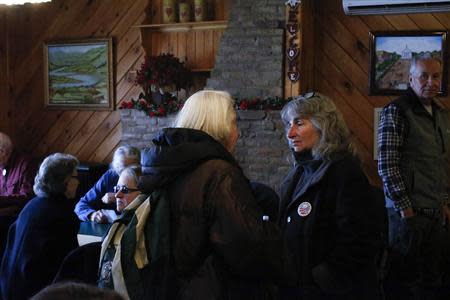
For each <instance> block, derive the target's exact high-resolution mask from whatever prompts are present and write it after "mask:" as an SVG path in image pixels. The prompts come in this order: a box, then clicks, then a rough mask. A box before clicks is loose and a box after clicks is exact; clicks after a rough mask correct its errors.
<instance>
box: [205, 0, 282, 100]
mask: <svg viewBox="0 0 450 300" xmlns="http://www.w3.org/2000/svg"><path fill="white" fill-rule="evenodd" d="M284 3H285V1H280V0H245V1H244V0H234V1H233V4H232V7H231V11H230V17H229V22H228V27H227V29H226V30H225V31H224V33H223V35H222V39H221V41H220V47H219V49H218V53H217V55H216V61H215V66H214V69H213V71H212V72H211V77H210V78H209V79H208V81H207V84H206V86H207V88H210V89H216V90H226V91H228V92H229V93H230V94H232V95H233V96H235V97H238V98H246V97H251V98H253V97H258V98H264V97H268V96H272V97H273V96H282V78H283V68H282V66H283V47H282V45H283V35H284V30H283V27H282V26H281V24H284V20H285V16H284V14H285V4H284Z"/></svg>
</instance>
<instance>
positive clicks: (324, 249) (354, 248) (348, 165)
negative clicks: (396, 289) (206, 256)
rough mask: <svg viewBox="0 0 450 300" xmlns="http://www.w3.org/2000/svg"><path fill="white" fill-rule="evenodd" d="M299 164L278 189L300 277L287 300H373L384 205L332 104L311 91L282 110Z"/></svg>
mask: <svg viewBox="0 0 450 300" xmlns="http://www.w3.org/2000/svg"><path fill="white" fill-rule="evenodd" d="M281 116H282V119H283V122H284V123H285V125H286V136H287V139H288V141H289V147H290V148H291V149H292V151H293V155H294V159H295V163H294V166H293V168H292V170H291V171H290V172H289V174H288V175H287V177H286V179H285V181H284V182H283V183H282V185H281V191H280V198H281V204H280V214H279V216H280V217H279V223H280V226H281V228H282V230H283V232H284V238H285V240H286V242H287V244H288V247H289V250H290V252H291V253H292V256H293V259H294V260H293V266H294V267H295V268H296V273H297V274H298V276H297V278H293V281H292V282H293V284H292V286H290V287H286V288H285V289H283V298H284V299H376V295H377V290H376V282H375V278H376V276H375V260H376V255H377V253H378V252H379V251H380V248H381V246H380V244H381V243H382V241H381V237H382V234H383V233H382V232H380V231H381V229H382V228H383V224H382V218H383V212H384V207H383V201H382V199H377V198H375V197H374V196H373V195H372V194H371V186H370V184H369V182H368V180H367V178H366V176H365V175H364V172H363V170H362V169H361V166H360V161H359V160H358V158H357V157H356V155H355V150H354V147H353V144H352V142H351V138H350V132H349V130H348V128H347V126H346V124H345V122H344V120H343V118H342V116H341V114H340V112H339V111H338V110H337V108H336V106H335V105H334V103H333V101H331V100H330V99H329V98H327V97H326V96H324V95H321V94H318V93H315V94H314V93H310V94H308V95H307V96H301V97H298V98H296V99H294V100H292V101H291V102H288V103H287V104H286V105H285V107H284V108H283V110H282V111H281Z"/></svg>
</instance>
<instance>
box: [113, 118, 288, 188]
mask: <svg viewBox="0 0 450 300" xmlns="http://www.w3.org/2000/svg"><path fill="white" fill-rule="evenodd" d="M238 113H239V118H238V127H239V130H240V133H241V136H240V139H239V141H238V144H237V147H236V151H235V157H236V159H237V161H238V162H239V164H240V165H241V167H242V168H243V170H244V173H245V174H246V175H247V177H248V178H249V179H250V180H254V181H259V182H262V183H266V184H268V185H270V186H271V187H272V188H274V189H275V190H278V188H279V184H280V183H281V181H282V179H283V178H284V176H286V174H287V172H288V171H289V168H290V163H289V162H288V159H289V157H290V152H289V150H288V147H287V142H286V139H285V138H284V132H283V131H284V130H283V124H282V122H281V118H280V112H279V111H267V112H264V111H238ZM120 114H121V121H122V144H128V145H132V146H136V147H138V148H140V149H142V148H144V147H149V146H151V145H153V144H152V142H151V140H152V138H153V136H154V135H155V133H156V132H158V130H159V129H161V128H164V127H170V126H171V124H172V122H173V121H174V118H175V115H170V116H168V117H164V118H150V117H148V116H147V115H146V114H144V113H143V112H141V111H137V110H134V109H122V110H120Z"/></svg>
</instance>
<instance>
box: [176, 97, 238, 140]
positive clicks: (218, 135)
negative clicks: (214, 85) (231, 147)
mask: <svg viewBox="0 0 450 300" xmlns="http://www.w3.org/2000/svg"><path fill="white" fill-rule="evenodd" d="M233 118H236V111H235V110H234V100H233V98H231V96H230V94H228V93H227V92H224V91H209V90H204V91H199V92H197V93H195V94H193V95H192V96H190V97H189V98H188V99H187V100H186V103H185V104H184V106H183V108H182V109H181V111H180V112H179V113H178V116H177V118H176V120H175V123H174V127H177V128H191V129H197V130H201V131H204V132H206V133H207V134H209V135H210V136H212V137H213V138H214V139H215V140H216V141H218V142H219V143H221V144H222V145H224V146H225V147H227V144H228V143H229V138H230V133H231V130H232V122H231V120H232V119H233Z"/></svg>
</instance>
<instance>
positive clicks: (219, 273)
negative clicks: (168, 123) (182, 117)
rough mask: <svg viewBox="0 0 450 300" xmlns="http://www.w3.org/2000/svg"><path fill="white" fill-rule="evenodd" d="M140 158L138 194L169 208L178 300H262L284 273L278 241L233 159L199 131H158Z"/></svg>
mask: <svg viewBox="0 0 450 300" xmlns="http://www.w3.org/2000/svg"><path fill="white" fill-rule="evenodd" d="M154 144H155V147H153V148H149V149H147V150H144V151H143V155H142V165H143V171H144V173H145V174H146V175H145V176H144V178H143V180H142V181H141V187H143V188H144V191H147V192H150V191H152V190H153V189H154V188H158V187H161V186H162V187H164V188H166V189H167V191H168V194H167V195H168V196H167V198H168V199H169V200H170V205H171V228H172V243H171V244H172V254H173V259H174V264H175V266H174V268H175V269H176V275H175V277H176V279H175V281H176V282H173V283H172V284H170V285H169V286H170V287H171V288H172V289H176V290H177V291H176V295H177V296H176V298H177V299H252V298H253V299H264V298H265V297H267V296H268V288H267V287H269V286H270V284H269V283H270V281H271V280H272V279H274V278H278V277H279V276H280V273H281V272H282V255H281V235H280V233H279V230H278V228H277V226H276V225H275V224H273V223H271V222H267V221H263V213H262V211H261V210H260V208H259V207H258V206H257V203H256V200H255V198H254V196H253V194H252V190H251V187H250V185H249V182H248V180H247V178H246V177H245V176H244V174H243V173H242V170H241V169H240V167H239V166H238V164H237V163H236V161H235V160H234V158H233V157H232V156H231V154H230V153H229V152H228V151H227V150H226V149H225V148H224V147H223V146H222V145H221V144H220V143H218V142H216V141H215V140H214V139H213V138H211V137H210V136H209V135H207V134H206V133H204V132H202V131H198V130H192V129H181V128H176V129H175V128H169V129H164V130H163V131H162V132H161V133H160V134H159V136H157V137H156V138H155V139H154Z"/></svg>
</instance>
